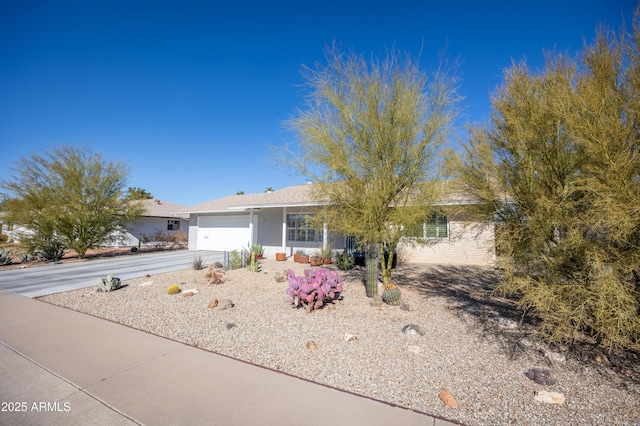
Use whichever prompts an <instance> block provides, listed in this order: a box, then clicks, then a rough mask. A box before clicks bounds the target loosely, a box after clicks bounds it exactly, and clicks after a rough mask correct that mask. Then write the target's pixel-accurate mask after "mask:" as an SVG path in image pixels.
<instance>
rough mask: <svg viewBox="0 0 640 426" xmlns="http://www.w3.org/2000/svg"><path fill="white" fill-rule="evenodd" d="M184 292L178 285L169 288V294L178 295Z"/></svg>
mask: <svg viewBox="0 0 640 426" xmlns="http://www.w3.org/2000/svg"><path fill="white" fill-rule="evenodd" d="M181 291H182V290H180V287H178V286H177V285H175V284H174V285H171V286H169V287H168V288H167V294H178V293H180V292H181Z"/></svg>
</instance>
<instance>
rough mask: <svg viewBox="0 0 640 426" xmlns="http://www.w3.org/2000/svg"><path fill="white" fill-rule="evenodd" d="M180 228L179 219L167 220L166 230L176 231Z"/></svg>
mask: <svg viewBox="0 0 640 426" xmlns="http://www.w3.org/2000/svg"><path fill="white" fill-rule="evenodd" d="M178 229H180V221H179V220H173V219H169V220H168V221H167V231H177V230H178Z"/></svg>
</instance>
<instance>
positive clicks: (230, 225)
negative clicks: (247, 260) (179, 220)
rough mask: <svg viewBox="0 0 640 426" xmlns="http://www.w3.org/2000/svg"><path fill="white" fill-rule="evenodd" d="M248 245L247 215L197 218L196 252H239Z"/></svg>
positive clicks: (255, 217)
mask: <svg viewBox="0 0 640 426" xmlns="http://www.w3.org/2000/svg"><path fill="white" fill-rule="evenodd" d="M253 219H254V223H255V222H256V219H257V216H254V217H253ZM254 228H255V227H254ZM248 244H249V215H236V216H200V217H199V220H198V250H223V251H231V250H241V249H243V248H246V247H247V245H248Z"/></svg>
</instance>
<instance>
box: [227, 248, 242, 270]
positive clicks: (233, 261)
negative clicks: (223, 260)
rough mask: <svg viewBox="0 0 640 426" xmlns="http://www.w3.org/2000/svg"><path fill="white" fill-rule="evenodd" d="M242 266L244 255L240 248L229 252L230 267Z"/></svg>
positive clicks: (237, 267)
mask: <svg viewBox="0 0 640 426" xmlns="http://www.w3.org/2000/svg"><path fill="white" fill-rule="evenodd" d="M240 268H242V256H240V253H239V252H238V250H234V251H232V252H231V253H230V254H229V269H240Z"/></svg>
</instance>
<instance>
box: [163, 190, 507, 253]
mask: <svg viewBox="0 0 640 426" xmlns="http://www.w3.org/2000/svg"><path fill="white" fill-rule="evenodd" d="M313 188H314V186H313V185H312V184H306V185H296V186H290V187H287V188H283V189H280V190H277V191H271V192H265V193H259V194H243V195H231V196H228V197H224V198H220V199H217V200H212V201H208V202H206V203H202V204H198V205H196V206H193V207H190V208H188V209H184V210H176V211H174V212H175V213H179V214H181V215H182V214H185V215H188V216H189V249H190V250H221V251H231V250H241V249H247V248H248V247H249V246H250V245H251V244H254V243H259V244H261V245H262V246H263V247H264V251H265V254H267V255H268V254H275V253H277V252H284V253H286V254H287V255H288V256H290V255H292V254H294V253H295V252H296V251H298V250H305V251H306V252H307V253H308V254H311V253H313V252H314V251H317V250H320V249H321V248H323V247H324V246H327V245H328V246H329V247H331V248H333V249H334V250H336V251H341V250H342V249H344V248H345V247H347V245H348V244H349V241H350V239H349V238H348V237H347V236H345V235H340V234H336V233H333V232H330V230H329V229H327V227H326V225H325V227H324V229H321V230H317V229H314V228H312V227H310V226H309V222H308V221H307V217H308V216H309V215H312V214H313V213H314V210H317V209H318V207H319V206H320V204H319V203H318V202H314V201H312V200H311V197H310V196H309V194H310V191H312V190H313ZM470 203H471V201H470V200H467V199H465V198H464V197H451V198H450V199H449V200H443V201H442V202H441V203H439V204H440V205H443V206H444V205H451V206H458V205H465V204H470ZM465 225H473V224H470V223H469V222H468V221H466V220H465V217H464V214H456V215H449V216H447V215H434V216H432V217H431V218H430V219H429V220H428V221H427V222H426V223H425V224H424V225H423V227H422V229H419V230H416V232H417V233H421V235H420V236H421V237H427V238H428V239H429V240H431V241H430V242H431V243H432V244H429V245H425V246H420V245H413V244H409V243H408V242H407V241H408V240H406V241H405V242H403V243H401V244H400V245H399V246H398V255H399V257H400V258H401V260H402V261H403V262H407V263H446V264H490V263H492V262H494V261H495V249H494V228H493V226H492V225H489V226H484V227H473V226H465Z"/></svg>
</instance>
